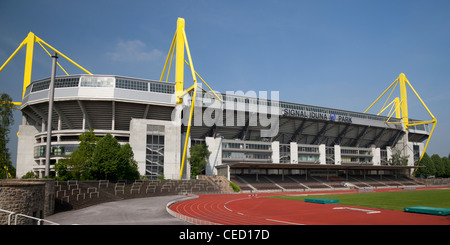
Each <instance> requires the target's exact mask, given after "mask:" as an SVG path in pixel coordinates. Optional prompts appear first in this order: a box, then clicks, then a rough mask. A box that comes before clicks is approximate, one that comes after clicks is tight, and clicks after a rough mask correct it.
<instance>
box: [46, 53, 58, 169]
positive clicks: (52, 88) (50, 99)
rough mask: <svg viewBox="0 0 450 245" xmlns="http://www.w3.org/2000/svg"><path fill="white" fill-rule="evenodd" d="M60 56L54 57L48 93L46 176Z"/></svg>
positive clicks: (48, 166) (48, 164)
mask: <svg viewBox="0 0 450 245" xmlns="http://www.w3.org/2000/svg"><path fill="white" fill-rule="evenodd" d="M57 59H58V56H57V55H56V52H55V53H54V54H53V55H52V74H51V78H50V86H49V91H48V119H47V147H46V148H45V176H49V175H50V150H51V143H52V114H53V100H54V97H55V95H54V93H55V75H56V60H57Z"/></svg>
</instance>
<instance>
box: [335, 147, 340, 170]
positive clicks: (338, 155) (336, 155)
mask: <svg viewBox="0 0 450 245" xmlns="http://www.w3.org/2000/svg"><path fill="white" fill-rule="evenodd" d="M334 164H335V165H341V146H340V145H334Z"/></svg>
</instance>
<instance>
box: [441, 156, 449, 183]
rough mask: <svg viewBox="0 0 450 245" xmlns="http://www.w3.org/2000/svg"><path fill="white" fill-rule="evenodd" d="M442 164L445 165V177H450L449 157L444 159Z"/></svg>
mask: <svg viewBox="0 0 450 245" xmlns="http://www.w3.org/2000/svg"><path fill="white" fill-rule="evenodd" d="M442 163H443V165H444V170H445V172H444V176H445V177H447V178H448V177H450V159H449V158H448V157H443V158H442Z"/></svg>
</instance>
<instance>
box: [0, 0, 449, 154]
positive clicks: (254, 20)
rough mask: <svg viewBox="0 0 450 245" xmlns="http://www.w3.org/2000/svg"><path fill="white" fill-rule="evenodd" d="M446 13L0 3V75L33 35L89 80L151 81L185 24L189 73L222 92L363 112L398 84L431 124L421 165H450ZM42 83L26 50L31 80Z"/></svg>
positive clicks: (372, 6) (423, 7)
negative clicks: (443, 161)
mask: <svg viewBox="0 0 450 245" xmlns="http://www.w3.org/2000/svg"><path fill="white" fill-rule="evenodd" d="M448 13H450V1H448V0H444V1H437V0H431V1H430V0H424V1H414V0H406V1H403V0H389V1H384V0H376V1H375V0H372V1H370V0H359V1H346V0H334V1H326V0H314V1H312V0H311V1H300V0H292V1H289V0H277V1H275V0H258V1H254V0H247V1H242V0H241V1H235V0H227V1H218V0H186V1H174V0H164V1H132V0H126V1H117V0H108V1H103V0H95V1H92V0H91V1H84V0H79V1H73V0H67V1H66V0H55V1H53V0H42V1H32V0H0V33H1V35H0V63H1V64H3V62H4V61H6V59H7V58H8V57H9V56H10V55H11V54H12V52H13V51H14V50H15V49H16V48H17V46H18V45H19V44H20V42H21V41H22V40H23V39H24V38H25V37H26V36H27V34H28V32H30V31H32V32H34V33H35V34H36V35H37V36H38V37H40V38H41V39H43V40H44V41H46V42H47V43H49V44H50V45H52V46H54V47H55V48H57V49H58V50H59V51H61V52H63V53H64V54H66V55H67V56H69V57H70V58H72V59H73V60H75V61H76V62H77V63H79V64H81V65H82V66H83V67H85V68H86V69H88V70H89V71H91V72H92V73H94V74H112V75H122V76H130V77H137V78H146V79H155V80H157V79H159V76H160V74H161V71H162V68H163V65H164V61H165V57H166V55H167V52H168V50H169V47H170V43H171V41H172V38H173V34H174V32H175V28H176V21H177V18H178V17H183V18H184V19H185V20H186V34H187V38H188V41H189V46H190V49H191V53H192V56H193V57H192V59H193V63H194V65H195V68H196V70H197V71H198V72H199V74H200V75H201V76H202V77H203V78H204V79H205V80H206V81H207V82H208V83H209V84H210V85H211V86H212V87H213V88H214V89H215V90H218V91H221V92H225V91H236V90H242V91H250V90H254V91H279V93H280V99H281V100H283V101H289V102H297V103H302V104H309V105H316V106H324V107H331V108H338V109H345V110H351V111H358V112H363V111H364V110H365V109H366V108H367V107H368V106H369V105H370V104H371V103H372V102H373V101H374V100H375V99H376V98H377V97H378V95H379V94H381V92H382V91H383V90H384V89H385V88H387V86H389V85H390V83H392V82H393V81H394V80H395V79H396V78H397V77H398V75H399V74H400V73H405V74H406V77H407V78H408V80H409V81H410V82H411V83H412V85H413V86H414V88H415V89H416V90H417V91H418V93H419V94H420V96H421V97H422V99H423V100H424V101H425V103H426V104H427V106H428V108H429V109H430V110H431V111H432V112H433V114H434V115H435V117H436V118H437V119H438V124H437V127H436V130H435V134H434V135H433V137H432V139H431V142H430V145H429V149H428V153H429V154H430V155H431V154H435V153H437V154H439V155H441V156H447V155H448V154H449V153H450V139H449V138H450V137H449V136H450V130H449V129H450V116H449V115H448V114H449V109H448V106H449V105H450V60H449V57H450V45H449V43H450V28H449V26H450V15H449V14H448ZM59 61H60V62H61V64H62V65H63V67H64V68H65V69H67V71H68V72H69V73H70V74H80V73H83V72H82V71H81V70H79V69H78V68H76V67H74V66H72V65H70V64H69V63H67V62H66V61H64V60H63V59H60V60H59ZM24 62H25V50H22V51H21V52H20V53H19V54H18V55H17V56H16V57H15V58H14V60H12V61H11V62H10V64H9V65H8V66H7V67H6V68H5V69H4V70H3V71H2V72H0V86H1V92H6V93H8V94H10V95H11V96H12V97H13V98H14V100H15V101H20V99H21V91H22V80H23V68H24ZM50 71H51V59H50V58H49V57H48V56H47V54H45V52H44V51H43V50H42V49H41V48H40V47H39V45H35V59H34V63H33V75H32V80H37V79H41V78H44V77H49V76H50ZM58 74H59V75H62V74H63V73H62V72H61V71H60V70H59V71H58ZM172 78H173V77H172ZM186 78H188V79H189V78H190V74H188V76H186ZM188 83H189V82H188ZM397 92H398V90H397ZM409 99H410V100H409V112H410V115H411V117H414V118H417V119H422V120H428V119H429V118H430V117H429V116H428V114H427V113H426V111H425V110H424V109H423V108H422V107H421V106H420V102H419V101H418V100H417V99H415V98H414V95H413V93H412V92H410V93H409ZM380 106H381V104H380ZM370 112H372V113H376V112H377V111H376V110H371V111H370ZM15 118H16V123H15V126H14V128H13V131H14V133H13V134H12V136H11V144H10V145H11V146H10V147H11V150H12V152H13V154H15V148H16V145H17V137H16V136H15V133H16V132H17V129H18V125H19V124H20V122H21V118H20V113H19V112H16V113H15ZM13 160H14V161H15V159H13Z"/></svg>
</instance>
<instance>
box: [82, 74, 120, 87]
mask: <svg viewBox="0 0 450 245" xmlns="http://www.w3.org/2000/svg"><path fill="white" fill-rule="evenodd" d="M115 80H116V79H115V78H114V77H97V76H81V77H80V86H81V87H110V88H112V87H114V81H115Z"/></svg>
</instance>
